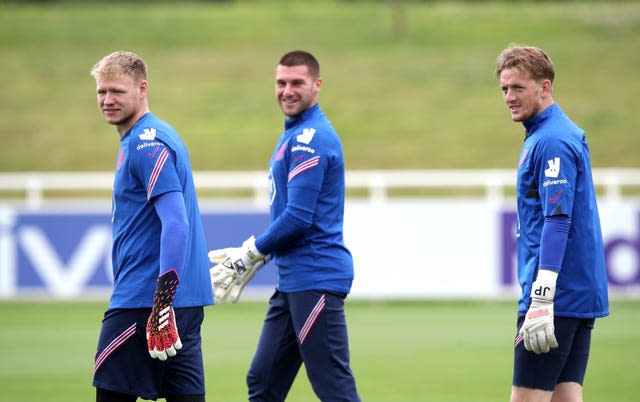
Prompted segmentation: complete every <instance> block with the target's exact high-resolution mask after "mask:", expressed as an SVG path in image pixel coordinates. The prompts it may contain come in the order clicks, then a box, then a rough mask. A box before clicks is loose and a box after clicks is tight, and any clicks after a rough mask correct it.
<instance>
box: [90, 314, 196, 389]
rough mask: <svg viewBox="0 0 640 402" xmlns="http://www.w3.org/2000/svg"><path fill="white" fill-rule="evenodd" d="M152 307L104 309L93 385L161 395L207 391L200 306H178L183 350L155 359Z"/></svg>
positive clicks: (177, 320)
mask: <svg viewBox="0 0 640 402" xmlns="http://www.w3.org/2000/svg"><path fill="white" fill-rule="evenodd" d="M150 313H151V309H150V308H138V309H111V310H108V311H107V312H106V313H105V314H104V319H103V320H102V330H101V331H100V338H99V339H98V350H97V352H96V361H95V367H94V375H93V386H94V387H96V388H102V389H106V390H109V391H113V392H119V393H123V394H129V395H137V396H140V397H142V398H144V399H154V400H155V399H157V398H162V397H166V396H171V395H204V393H205V388H204V368H203V362H202V348H201V336H200V327H201V325H202V322H203V320H204V310H203V308H202V307H189V308H177V309H175V314H176V324H177V326H178V334H179V335H180V340H181V341H182V349H180V350H179V351H178V354H177V355H176V356H174V357H170V358H168V359H167V360H165V361H164V362H163V361H160V360H158V359H153V358H151V356H150V355H149V351H148V349H147V338H146V326H147V319H148V318H149V314H150Z"/></svg>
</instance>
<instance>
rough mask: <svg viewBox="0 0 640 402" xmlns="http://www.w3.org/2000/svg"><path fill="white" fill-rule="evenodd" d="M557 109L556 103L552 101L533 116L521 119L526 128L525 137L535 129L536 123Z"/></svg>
mask: <svg viewBox="0 0 640 402" xmlns="http://www.w3.org/2000/svg"><path fill="white" fill-rule="evenodd" d="M558 109H559V107H558V105H556V104H555V103H552V104H551V105H549V107H547V108H546V109H545V110H543V111H542V112H540V113H538V114H537V115H535V116H533V117H532V118H530V119H529V120H525V121H523V122H522V124H523V125H524V128H525V129H526V133H525V137H529V136H530V135H531V134H532V133H533V132H534V131H535V129H536V127H538V125H540V124H541V123H542V122H543V121H545V120H547V119H548V118H549V117H551V115H553V113H554V112H555V111H556V110H558Z"/></svg>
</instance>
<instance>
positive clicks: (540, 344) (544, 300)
mask: <svg viewBox="0 0 640 402" xmlns="http://www.w3.org/2000/svg"><path fill="white" fill-rule="evenodd" d="M557 278H558V273H557V272H554V271H550V270H547V269H539V270H538V278H537V279H536V281H535V282H533V285H532V288H531V305H530V306H529V310H528V311H527V315H526V316H525V319H524V323H523V324H522V327H521V328H520V336H522V337H523V338H524V347H525V348H526V349H527V350H528V351H530V352H534V353H536V354H540V353H547V352H548V351H549V350H550V349H555V348H557V347H558V341H557V340H556V336H555V333H554V331H555V328H554V325H553V297H554V295H555V293H556V279H557Z"/></svg>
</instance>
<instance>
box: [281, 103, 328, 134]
mask: <svg viewBox="0 0 640 402" xmlns="http://www.w3.org/2000/svg"><path fill="white" fill-rule="evenodd" d="M318 110H320V103H316V104H315V105H313V106H311V107H310V108H309V109H307V110H305V111H304V112H302V113H300V114H299V115H297V116H294V117H291V118H288V119H285V121H284V128H285V129H286V130H288V129H290V128H291V127H294V126H295V125H296V124H298V123H300V122H301V121H303V120H306V119H307V118H308V117H310V116H311V115H312V114H314V113H315V112H316V111H318Z"/></svg>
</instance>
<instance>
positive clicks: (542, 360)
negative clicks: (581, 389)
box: [513, 315, 595, 391]
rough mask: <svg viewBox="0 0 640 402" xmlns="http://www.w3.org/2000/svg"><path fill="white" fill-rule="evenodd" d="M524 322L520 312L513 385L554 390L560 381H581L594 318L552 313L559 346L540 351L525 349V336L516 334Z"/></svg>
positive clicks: (580, 382)
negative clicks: (556, 315) (562, 315)
mask: <svg viewBox="0 0 640 402" xmlns="http://www.w3.org/2000/svg"><path fill="white" fill-rule="evenodd" d="M523 322H524V315H521V316H519V317H518V325H517V330H516V341H515V354H514V364H513V385H514V386H517V387H526V388H533V389H541V390H545V391H553V390H554V389H555V387H556V384H559V383H561V382H577V383H578V384H580V385H582V383H583V381H584V375H585V372H586V370H587V361H588V359H589V348H590V346H591V330H592V329H593V326H594V322H595V320H594V319H593V318H590V319H581V318H570V317H555V318H554V320H553V322H554V326H555V335H556V340H557V341H558V348H557V349H551V350H550V351H549V352H548V353H541V354H539V355H537V354H535V353H534V352H529V351H527V350H526V349H525V347H524V339H522V338H521V337H520V336H518V332H519V331H520V327H522V324H523Z"/></svg>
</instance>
